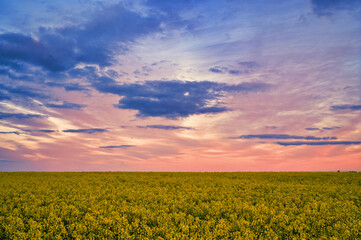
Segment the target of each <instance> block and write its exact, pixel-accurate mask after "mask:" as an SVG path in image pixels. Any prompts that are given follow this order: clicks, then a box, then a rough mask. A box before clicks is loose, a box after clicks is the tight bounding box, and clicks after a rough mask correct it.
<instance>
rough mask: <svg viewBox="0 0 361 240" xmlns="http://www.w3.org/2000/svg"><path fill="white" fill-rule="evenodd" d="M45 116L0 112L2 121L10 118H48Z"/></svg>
mask: <svg viewBox="0 0 361 240" xmlns="http://www.w3.org/2000/svg"><path fill="white" fill-rule="evenodd" d="M46 117H47V116H45V115H40V114H25V113H5V112H0V119H8V118H15V119H27V118H46Z"/></svg>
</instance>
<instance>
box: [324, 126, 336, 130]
mask: <svg viewBox="0 0 361 240" xmlns="http://www.w3.org/2000/svg"><path fill="white" fill-rule="evenodd" d="M337 128H340V127H323V128H322V130H334V129H337Z"/></svg>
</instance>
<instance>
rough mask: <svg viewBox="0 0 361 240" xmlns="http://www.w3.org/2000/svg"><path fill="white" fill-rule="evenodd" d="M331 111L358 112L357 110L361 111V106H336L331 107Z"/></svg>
mask: <svg viewBox="0 0 361 240" xmlns="http://www.w3.org/2000/svg"><path fill="white" fill-rule="evenodd" d="M330 109H331V110H332V111H339V110H351V111H357V110H361V105H352V104H344V105H334V106H331V108H330Z"/></svg>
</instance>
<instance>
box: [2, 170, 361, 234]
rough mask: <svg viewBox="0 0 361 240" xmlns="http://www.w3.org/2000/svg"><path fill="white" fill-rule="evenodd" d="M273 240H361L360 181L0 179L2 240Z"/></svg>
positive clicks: (269, 176) (222, 176) (265, 176)
mask: <svg viewBox="0 0 361 240" xmlns="http://www.w3.org/2000/svg"><path fill="white" fill-rule="evenodd" d="M277 238H278V239H292V238H296V239H302V238H303V239H322V238H327V239H330V238H334V239H361V174H360V173H140V172H132V173H129V172H113V173H112V172H84V173H46V172H41V173H40V172H38V173H37V172H14V173H8V172H2V173H0V239H277Z"/></svg>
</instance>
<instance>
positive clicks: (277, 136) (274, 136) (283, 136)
mask: <svg viewBox="0 0 361 240" xmlns="http://www.w3.org/2000/svg"><path fill="white" fill-rule="evenodd" d="M236 138H237V139H252V138H258V139H306V140H336V139H337V138H336V137H316V136H297V135H288V134H250V135H241V136H239V137H236Z"/></svg>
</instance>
